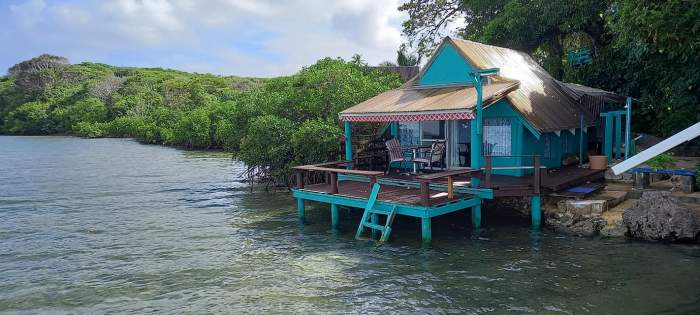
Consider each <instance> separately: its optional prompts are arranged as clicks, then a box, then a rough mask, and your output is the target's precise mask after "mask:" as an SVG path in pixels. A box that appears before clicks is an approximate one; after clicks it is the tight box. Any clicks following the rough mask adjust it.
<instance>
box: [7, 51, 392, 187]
mask: <svg viewBox="0 0 700 315" xmlns="http://www.w3.org/2000/svg"><path fill="white" fill-rule="evenodd" d="M57 58H59V59H55V58H53V57H52V58H48V59H47V57H41V58H39V59H40V60H39V61H40V62H38V61H36V60H30V61H28V62H29V63H28V64H26V63H27V62H24V63H20V64H18V65H19V66H16V67H15V68H16V71H15V70H13V71H14V72H13V75H12V77H11V78H10V77H8V78H0V118H2V119H0V121H3V123H2V125H0V126H1V127H3V131H4V132H8V133H14V134H51V133H54V132H61V133H69V134H73V135H77V136H81V137H87V138H95V137H134V138H137V139H138V140H139V141H141V142H143V143H154V144H167V145H174V146H181V147H184V148H189V149H210V148H221V149H225V150H227V151H231V152H233V153H235V154H236V156H238V157H240V158H241V159H242V160H243V161H244V162H245V163H246V164H247V165H248V166H249V167H250V173H249V175H251V176H254V177H256V178H258V179H263V180H266V181H267V182H268V183H269V184H281V183H285V182H286V179H287V178H286V176H287V175H288V174H289V170H290V169H291V167H292V165H293V164H295V163H297V164H301V163H312V162H319V161H322V160H325V159H335V158H337V157H338V156H339V154H340V140H339V139H340V134H341V132H340V128H339V124H338V122H337V119H338V113H339V112H340V111H341V110H343V109H345V108H347V107H349V106H351V105H354V104H356V103H359V102H361V101H364V100H366V99H368V98H370V97H372V96H374V95H376V94H379V93H381V92H383V91H385V90H387V89H390V88H394V87H397V86H399V85H400V84H401V82H400V80H399V78H398V76H397V75H395V74H385V73H380V72H369V71H368V70H366V68H365V67H364V65H365V62H364V61H362V58H361V57H360V56H359V55H358V56H356V57H355V62H346V61H344V60H342V59H332V58H325V59H321V60H319V61H318V62H317V63H315V64H313V65H311V66H308V67H305V68H304V69H302V70H301V71H299V72H298V73H297V74H295V75H292V76H287V77H278V78H274V79H268V80H260V79H247V78H239V77H220V76H214V75H209V74H191V73H186V72H181V71H175V70H165V69H150V68H149V69H143V68H118V67H112V66H109V65H103V64H94V63H82V64H77V65H70V64H67V62H60V61H61V60H63V59H60V57H57ZM22 76H26V77H27V78H29V79H32V80H35V81H31V80H29V81H27V82H28V84H29V83H31V84H30V85H28V86H24V85H17V84H16V79H15V78H19V77H22ZM297 126H298V127H299V128H298V129H297V128H296V127H297Z"/></svg>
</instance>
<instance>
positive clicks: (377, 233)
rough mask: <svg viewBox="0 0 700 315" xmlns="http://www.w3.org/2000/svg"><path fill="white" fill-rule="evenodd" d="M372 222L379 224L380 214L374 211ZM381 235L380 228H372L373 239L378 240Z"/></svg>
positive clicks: (371, 217) (371, 216)
mask: <svg viewBox="0 0 700 315" xmlns="http://www.w3.org/2000/svg"><path fill="white" fill-rule="evenodd" d="M370 223H372V224H376V225H379V215H378V214H376V213H374V212H373V213H372V215H370ZM378 237H379V230H375V229H372V239H373V240H376V239H377V238H378Z"/></svg>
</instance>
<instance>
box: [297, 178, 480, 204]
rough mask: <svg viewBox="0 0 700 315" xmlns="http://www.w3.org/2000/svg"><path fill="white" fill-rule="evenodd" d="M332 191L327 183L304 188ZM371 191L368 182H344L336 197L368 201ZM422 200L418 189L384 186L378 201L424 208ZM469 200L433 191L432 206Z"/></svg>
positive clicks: (340, 182) (318, 191)
mask: <svg viewBox="0 0 700 315" xmlns="http://www.w3.org/2000/svg"><path fill="white" fill-rule="evenodd" d="M331 189H332V187H331V185H330V184H325V183H323V184H314V185H307V186H306V187H304V190H307V191H311V192H317V193H326V194H330V193H331ZM370 190H371V189H370V185H369V184H368V183H366V182H359V181H351V180H343V181H339V182H338V193H337V194H336V195H338V196H344V197H351V198H359V199H367V198H368V197H369V193H370ZM421 198H422V197H421V191H420V189H418V188H412V187H402V186H392V185H382V189H381V190H380V191H379V196H378V197H377V201H380V202H390V203H396V204H407V205H414V206H422V205H423V203H422V199H421ZM469 198H472V195H468V194H459V193H456V194H455V195H454V198H453V199H448V198H447V193H445V192H438V191H431V194H430V205H431V206H440V205H441V204H446V203H450V202H453V201H455V200H460V199H469Z"/></svg>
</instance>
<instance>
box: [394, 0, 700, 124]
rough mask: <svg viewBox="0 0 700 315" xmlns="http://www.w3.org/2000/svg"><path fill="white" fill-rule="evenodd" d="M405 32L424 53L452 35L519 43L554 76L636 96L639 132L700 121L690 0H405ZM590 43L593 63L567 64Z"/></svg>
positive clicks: (694, 14) (699, 33)
mask: <svg viewBox="0 0 700 315" xmlns="http://www.w3.org/2000/svg"><path fill="white" fill-rule="evenodd" d="M399 9H400V10H402V11H405V12H407V13H408V15H409V18H408V19H407V20H406V21H404V23H403V31H404V34H405V35H406V36H407V37H408V39H409V43H410V44H411V46H412V48H413V49H414V50H415V51H416V52H417V53H418V54H420V55H421V56H427V55H429V54H430V53H431V52H432V50H433V49H434V48H435V47H436V44H437V43H438V42H439V41H440V40H441V37H442V34H444V33H445V32H446V30H447V28H448V27H449V25H450V23H453V24H454V22H461V25H464V26H462V27H460V28H457V30H456V31H455V33H454V34H453V35H454V36H458V37H462V38H466V39H470V40H475V41H479V42H483V43H486V44H492V45H497V46H502V47H508V48H512V49H516V50H521V51H524V52H527V53H529V54H530V55H532V56H533V57H534V58H535V60H537V61H538V62H539V63H540V64H541V65H542V66H543V67H544V68H545V69H546V70H547V71H548V72H549V73H551V74H552V75H553V76H554V77H556V78H557V79H562V80H565V81H570V82H575V83H580V84H584V85H588V86H592V87H598V88H602V89H606V90H611V91H615V92H618V93H621V94H625V95H629V96H632V97H634V98H636V105H635V107H634V108H635V110H634V111H633V113H634V117H633V122H634V128H635V130H637V131H643V132H648V133H652V134H656V135H660V136H667V135H669V134H671V133H673V132H676V131H678V130H680V129H682V128H684V127H687V126H689V125H690V124H692V123H693V122H695V121H697V120H700V105H699V104H700V92H698V88H697V87H698V83H699V79H700V77H699V76H700V64H699V63H698V58H700V41H699V40H698V39H699V38H700V22H698V21H700V2H698V1H688V0H667V1H644V0H581V1H565V0H410V1H408V2H407V3H405V4H403V5H402V6H401V7H400V8H399ZM580 48H585V49H588V50H589V51H590V52H591V54H592V57H593V61H592V64H590V65H586V66H583V67H575V66H573V65H570V64H568V60H567V58H566V57H567V53H568V52H570V51H574V50H577V49H580Z"/></svg>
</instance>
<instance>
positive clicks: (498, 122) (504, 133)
mask: <svg viewBox="0 0 700 315" xmlns="http://www.w3.org/2000/svg"><path fill="white" fill-rule="evenodd" d="M511 125H512V122H511V120H510V118H486V119H484V143H483V147H482V151H483V154H484V155H499V156H510V155H512V147H511V144H512V142H511V130H512V128H511Z"/></svg>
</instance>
